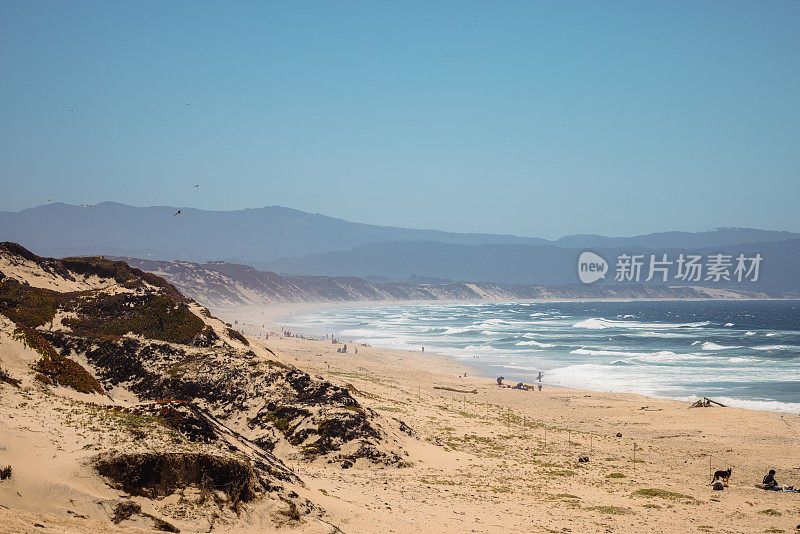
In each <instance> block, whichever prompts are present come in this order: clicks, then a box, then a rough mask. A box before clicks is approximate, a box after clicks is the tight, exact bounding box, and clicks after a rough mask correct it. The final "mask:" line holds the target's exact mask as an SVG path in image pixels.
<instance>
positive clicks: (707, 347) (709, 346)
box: [702, 341, 742, 350]
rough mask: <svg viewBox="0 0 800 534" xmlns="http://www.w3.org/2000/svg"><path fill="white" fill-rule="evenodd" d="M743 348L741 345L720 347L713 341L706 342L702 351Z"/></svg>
mask: <svg viewBox="0 0 800 534" xmlns="http://www.w3.org/2000/svg"><path fill="white" fill-rule="evenodd" d="M740 348H742V347H741V346H740V345H727V346H726V345H719V344H717V343H713V342H711V341H706V342H705V343H703V346H702V349H703V350H727V349H740Z"/></svg>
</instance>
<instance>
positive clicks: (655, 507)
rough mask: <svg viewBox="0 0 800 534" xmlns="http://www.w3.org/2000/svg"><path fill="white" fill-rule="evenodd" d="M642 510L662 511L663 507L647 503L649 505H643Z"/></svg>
mask: <svg viewBox="0 0 800 534" xmlns="http://www.w3.org/2000/svg"><path fill="white" fill-rule="evenodd" d="M642 508H653V509H655V510H660V509H661V506H659V505H657V504H652V503H647V504H643V505H642Z"/></svg>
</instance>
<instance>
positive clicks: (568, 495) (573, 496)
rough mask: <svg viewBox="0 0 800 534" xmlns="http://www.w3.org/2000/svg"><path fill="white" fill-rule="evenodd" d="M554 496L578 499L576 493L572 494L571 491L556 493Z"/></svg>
mask: <svg viewBox="0 0 800 534" xmlns="http://www.w3.org/2000/svg"><path fill="white" fill-rule="evenodd" d="M556 497H558V498H559V499H580V497H578V496H577V495H572V494H571V493H558V494H556Z"/></svg>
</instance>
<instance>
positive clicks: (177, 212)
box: [172, 210, 181, 217]
mask: <svg viewBox="0 0 800 534" xmlns="http://www.w3.org/2000/svg"><path fill="white" fill-rule="evenodd" d="M180 214H181V210H178V211H176V212H175V213H173V214H172V216H173V217H175V216H176V215H180Z"/></svg>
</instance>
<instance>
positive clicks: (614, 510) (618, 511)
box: [587, 506, 633, 515]
mask: <svg viewBox="0 0 800 534" xmlns="http://www.w3.org/2000/svg"><path fill="white" fill-rule="evenodd" d="M587 510H590V511H593V512H600V513H601V514H608V515H625V514H632V513H633V512H632V511H630V510H629V509H627V508H623V507H622V506H590V507H588V508H587Z"/></svg>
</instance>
